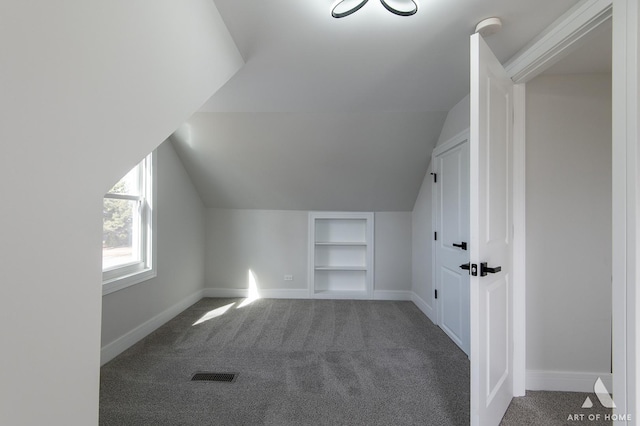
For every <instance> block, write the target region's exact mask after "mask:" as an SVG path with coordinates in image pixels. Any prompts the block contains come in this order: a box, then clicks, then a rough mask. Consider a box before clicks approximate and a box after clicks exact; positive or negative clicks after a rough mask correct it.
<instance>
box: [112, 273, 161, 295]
mask: <svg viewBox="0 0 640 426" xmlns="http://www.w3.org/2000/svg"><path fill="white" fill-rule="evenodd" d="M156 276H157V273H156V270H155V269H154V268H148V269H143V270H142V271H137V272H133V273H131V274H128V275H123V276H120V277H116V278H112V279H110V280H107V281H103V282H102V295H103V296H105V295H107V294H110V293H114V292H116V291H118V290H122V289H124V288H127V287H131V286H132V285H135V284H139V283H141V282H143V281H147V280H149V279H151V278H154V277H156Z"/></svg>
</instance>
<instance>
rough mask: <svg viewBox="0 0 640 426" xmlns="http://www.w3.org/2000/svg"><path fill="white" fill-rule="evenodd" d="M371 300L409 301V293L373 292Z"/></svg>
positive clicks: (397, 291)
mask: <svg viewBox="0 0 640 426" xmlns="http://www.w3.org/2000/svg"><path fill="white" fill-rule="evenodd" d="M373 300H411V292H410V291H406V290H374V291H373Z"/></svg>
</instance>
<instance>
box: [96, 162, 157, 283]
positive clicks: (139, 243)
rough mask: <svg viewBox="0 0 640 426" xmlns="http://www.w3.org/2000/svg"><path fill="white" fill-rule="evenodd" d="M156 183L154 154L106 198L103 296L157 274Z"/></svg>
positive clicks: (103, 217)
mask: <svg viewBox="0 0 640 426" xmlns="http://www.w3.org/2000/svg"><path fill="white" fill-rule="evenodd" d="M153 183H154V167H153V154H149V156H147V157H146V158H145V159H144V160H142V161H141V162H140V163H139V164H138V165H137V166H135V167H134V168H133V169H131V171H130V172H129V173H127V174H126V176H125V177H123V178H122V179H120V181H119V182H118V183H116V184H115V185H114V186H113V188H111V190H110V191H109V192H108V193H107V194H105V196H104V201H103V209H102V219H103V222H102V223H103V225H102V282H103V289H102V290H103V291H102V293H103V294H109V293H112V292H114V291H117V290H120V289H122V288H125V287H128V286H130V285H133V284H137V283H139V282H142V281H145V280H147V279H149V278H152V277H154V276H155V275H156V273H155V262H154V252H155V250H154V249H153V248H154V245H153V240H154V232H153V231H154V222H155V221H154V208H153V207H154V206H153V201H154V197H153V187H154V185H153Z"/></svg>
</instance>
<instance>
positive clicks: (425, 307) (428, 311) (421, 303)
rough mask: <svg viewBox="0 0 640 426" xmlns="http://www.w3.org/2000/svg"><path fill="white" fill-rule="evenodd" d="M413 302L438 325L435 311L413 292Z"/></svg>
mask: <svg viewBox="0 0 640 426" xmlns="http://www.w3.org/2000/svg"><path fill="white" fill-rule="evenodd" d="M411 301H412V302H413V303H414V304H415V305H416V306H417V307H418V309H420V310H421V311H422V313H423V314H425V315H426V316H427V318H429V319H430V320H431V322H433V323H434V324H435V323H436V321H435V318H434V313H435V312H434V309H433V308H432V307H431V306H429V305H428V304H427V302H425V301H424V299H423V298H422V297H420V296H418V295H417V294H416V293H415V292H411Z"/></svg>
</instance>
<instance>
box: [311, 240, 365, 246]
mask: <svg viewBox="0 0 640 426" xmlns="http://www.w3.org/2000/svg"><path fill="white" fill-rule="evenodd" d="M315 244H316V245H317V246H356V247H366V246H367V243H365V242H361V243H356V242H340V241H335V242H333V241H332V242H329V241H316V243H315Z"/></svg>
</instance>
